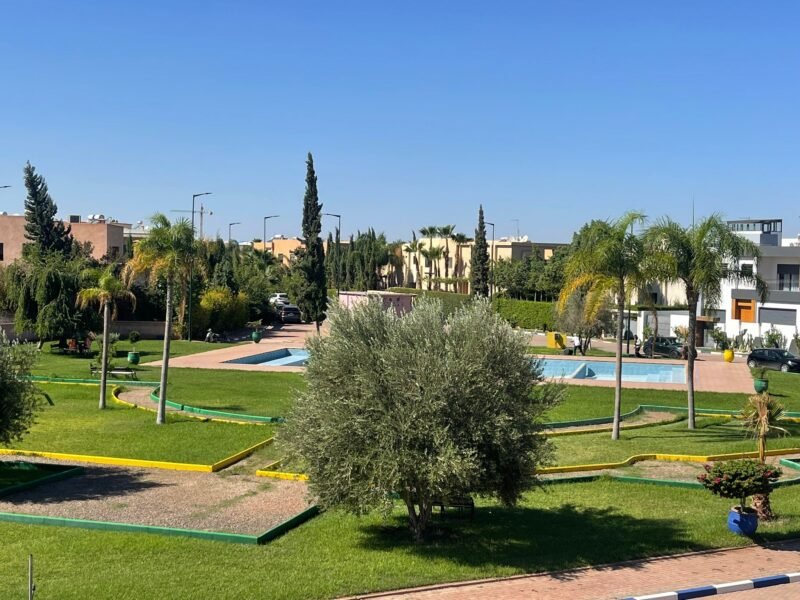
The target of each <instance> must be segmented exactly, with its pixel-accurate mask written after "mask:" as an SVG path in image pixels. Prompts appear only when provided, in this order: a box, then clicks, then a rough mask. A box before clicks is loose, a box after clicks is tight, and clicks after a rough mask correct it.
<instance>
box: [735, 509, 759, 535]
mask: <svg viewBox="0 0 800 600" xmlns="http://www.w3.org/2000/svg"><path fill="white" fill-rule="evenodd" d="M728 529H730V530H731V531H732V532H733V533H735V534H736V535H746V536H748V537H749V536H751V535H753V534H754V533H755V532H756V529H758V515H757V514H756V511H754V510H753V509H752V508H745V509H744V512H739V507H738V506H734V507H733V508H732V509H731V511H730V512H729V513H728Z"/></svg>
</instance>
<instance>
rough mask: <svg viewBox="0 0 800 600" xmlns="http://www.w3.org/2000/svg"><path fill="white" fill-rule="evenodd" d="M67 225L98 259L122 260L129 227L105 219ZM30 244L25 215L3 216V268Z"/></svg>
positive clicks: (0, 222) (0, 240)
mask: <svg viewBox="0 0 800 600" xmlns="http://www.w3.org/2000/svg"><path fill="white" fill-rule="evenodd" d="M64 224H65V225H69V226H70V227H71V228H72V236H73V237H74V238H75V240H76V241H78V242H80V243H82V244H83V243H86V242H89V243H90V244H91V245H92V256H93V257H94V258H96V259H98V260H100V259H102V258H104V257H108V258H111V259H117V258H119V257H121V256H122V250H123V248H124V247H125V235H124V231H125V228H126V227H129V225H127V224H125V223H117V222H115V221H106V220H105V219H102V220H101V219H93V221H92V222H82V221H81V220H80V217H77V216H74V217H70V221H69V222H67V221H65V222H64ZM29 243H31V242H30V240H28V239H27V238H26V237H25V216H24V215H0V264H2V265H7V264H10V263H12V262H14V261H15V260H17V259H18V258H20V257H21V256H22V248H23V246H24V245H25V244H29Z"/></svg>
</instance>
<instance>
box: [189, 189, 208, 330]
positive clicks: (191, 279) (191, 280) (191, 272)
mask: <svg viewBox="0 0 800 600" xmlns="http://www.w3.org/2000/svg"><path fill="white" fill-rule="evenodd" d="M210 195H211V192H200V193H199V194H192V242H194V237H195V236H194V213H195V210H194V203H195V200H197V199H198V198H199V197H200V196H210ZM193 288H194V252H192V260H191V262H190V263H189V314H188V328H187V331H186V339H188V340H189V341H190V342H191V341H192V296H193V294H194V289H193Z"/></svg>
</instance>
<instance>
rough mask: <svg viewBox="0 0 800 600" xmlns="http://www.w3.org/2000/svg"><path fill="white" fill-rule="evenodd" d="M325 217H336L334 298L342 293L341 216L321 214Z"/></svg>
mask: <svg viewBox="0 0 800 600" xmlns="http://www.w3.org/2000/svg"><path fill="white" fill-rule="evenodd" d="M322 214H323V215H325V216H326V217H336V219H337V221H338V224H337V225H336V229H337V230H338V231H339V233H338V235H337V236H336V297H337V298H338V297H339V295H340V294H341V293H342V272H341V266H342V243H341V242H342V215H337V214H336V213H322Z"/></svg>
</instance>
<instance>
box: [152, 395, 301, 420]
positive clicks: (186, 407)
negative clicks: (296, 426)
mask: <svg viewBox="0 0 800 600" xmlns="http://www.w3.org/2000/svg"><path fill="white" fill-rule="evenodd" d="M158 391H159V388H158V387H156V388H155V389H154V390H153V391H152V392H150V400H151V401H153V402H156V403H158V401H159V397H158ZM166 405H167V406H169V407H170V408H174V409H175V410H180V411H184V412H189V413H195V414H198V415H205V416H208V417H212V418H213V417H222V418H220V419H214V420H216V421H222V420H224V419H239V421H249V423H246V424H248V425H262V424H265V423H284V422H286V419H284V418H283V417H264V416H260V415H247V414H244V413H229V412H223V411H221V410H210V409H207V408H199V407H197V406H192V405H190V404H179V403H178V402H173V401H172V400H167V401H166ZM228 422H230V423H235V422H236V421H228Z"/></svg>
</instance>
